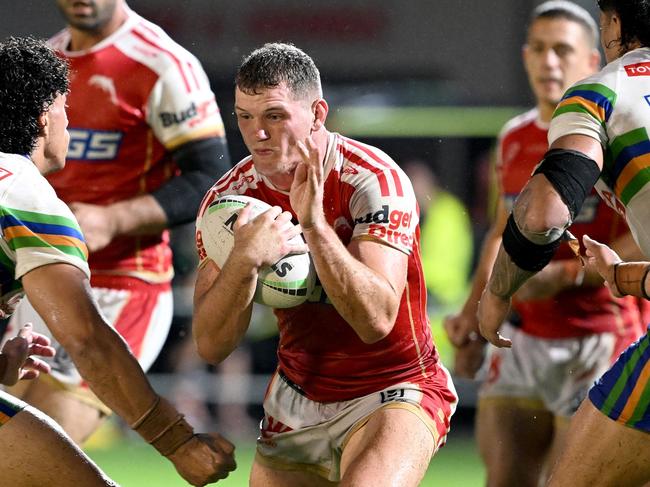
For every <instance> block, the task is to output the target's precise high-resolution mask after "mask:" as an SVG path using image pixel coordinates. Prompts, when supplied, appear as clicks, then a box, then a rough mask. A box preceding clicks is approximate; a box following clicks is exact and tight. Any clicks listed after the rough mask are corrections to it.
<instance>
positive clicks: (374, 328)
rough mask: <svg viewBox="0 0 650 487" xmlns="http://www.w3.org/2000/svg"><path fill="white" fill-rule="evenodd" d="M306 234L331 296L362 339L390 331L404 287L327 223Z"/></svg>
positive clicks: (322, 278)
mask: <svg viewBox="0 0 650 487" xmlns="http://www.w3.org/2000/svg"><path fill="white" fill-rule="evenodd" d="M303 234H304V236H305V240H306V241H307V244H308V245H309V249H310V252H311V256H312V258H313V260H314V265H315V267H316V271H317V273H318V277H319V279H320V282H321V284H322V286H323V288H324V289H325V292H326V293H327V296H328V298H329V299H330V301H331V302H332V304H333V305H334V307H335V308H336V310H337V311H338V312H339V314H340V315H341V316H342V317H343V318H344V319H345V320H346V321H347V322H348V324H349V325H350V326H351V327H352V328H353V329H354V331H355V332H356V333H357V335H359V337H360V338H361V340H363V341H364V342H366V343H373V342H376V341H378V340H380V339H382V338H383V337H385V336H386V335H387V334H388V333H390V331H391V330H392V327H393V325H394V323H395V319H396V316H397V310H398V307H399V302H400V299H401V296H402V292H403V289H393V287H392V286H391V284H390V283H389V281H388V280H387V279H386V278H385V277H384V276H382V275H380V274H379V273H378V272H375V271H373V270H372V269H370V268H369V267H368V266H367V265H365V264H364V263H362V262H360V261H359V260H358V259H357V258H355V257H354V256H353V255H352V254H351V253H350V251H349V250H348V249H347V248H346V247H345V246H344V245H343V243H342V242H341V240H340V239H339V238H338V236H337V235H336V233H335V232H334V229H332V227H331V226H329V225H328V224H327V223H323V224H321V225H318V226H314V227H311V228H309V229H306V230H304V232H303ZM373 245H381V244H373ZM388 251H390V249H389V250H388Z"/></svg>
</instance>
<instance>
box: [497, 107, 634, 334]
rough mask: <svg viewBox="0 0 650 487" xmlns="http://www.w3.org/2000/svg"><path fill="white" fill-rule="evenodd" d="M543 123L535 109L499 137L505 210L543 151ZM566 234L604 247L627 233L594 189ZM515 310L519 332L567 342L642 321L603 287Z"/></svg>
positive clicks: (564, 250) (564, 255)
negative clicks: (517, 315) (571, 338)
mask: <svg viewBox="0 0 650 487" xmlns="http://www.w3.org/2000/svg"><path fill="white" fill-rule="evenodd" d="M547 132H548V125H545V124H543V123H542V122H541V121H540V120H539V114H538V111H537V110H536V109H534V110H530V111H528V112H526V113H524V114H522V115H519V116H518V117H515V118H513V119H512V120H510V121H509V122H508V123H506V125H505V126H504V128H503V130H502V132H501V135H500V137H499V148H498V155H497V170H498V173H499V182H500V193H501V195H502V196H503V198H504V200H505V202H506V208H507V210H508V211H511V210H512V205H513V204H514V201H515V199H516V198H517V196H518V195H519V192H520V191H521V189H522V188H523V187H524V185H525V184H526V183H527V182H528V180H529V179H530V176H531V174H532V172H533V170H534V169H535V166H537V164H539V163H540V162H541V160H542V159H543V158H544V154H545V153H546V151H547V150H548V142H547ZM571 232H572V233H573V234H574V235H575V236H576V237H578V238H579V239H580V241H582V236H583V235H584V234H588V235H589V236H590V237H592V238H595V239H596V240H598V241H600V242H603V243H609V242H611V241H612V240H614V239H615V238H617V237H619V236H621V235H624V234H625V233H627V232H628V228H627V225H626V224H625V221H624V220H623V218H621V217H620V216H619V215H617V214H616V213H615V212H614V211H612V210H611V209H610V208H608V207H607V205H606V204H605V203H604V202H603V200H601V199H600V198H599V197H598V194H597V193H596V191H595V190H592V192H591V193H590V194H589V195H588V196H587V198H586V199H585V202H584V204H583V205H582V209H581V211H580V213H579V214H578V216H577V217H576V219H575V221H574V223H573V225H571ZM572 258H575V257H574V256H573V253H572V251H571V250H570V248H569V246H568V245H566V244H562V246H561V247H560V249H559V250H558V252H557V254H556V256H555V259H572ZM513 308H514V310H515V311H516V312H517V313H519V315H520V316H521V325H522V330H523V331H525V332H526V333H529V334H531V335H535V336H539V337H543V338H568V337H577V336H583V335H587V334H590V333H601V332H608V331H609V332H618V333H620V334H627V332H625V331H624V330H629V329H634V330H640V329H641V328H640V327H641V322H640V318H639V310H638V307H637V305H636V303H635V299H634V298H632V297H631V296H626V297H625V298H622V299H621V298H614V297H613V296H612V295H611V293H610V292H609V290H608V289H607V288H606V287H604V286H600V287H593V288H590V287H580V288H575V289H570V290H567V291H564V292H562V293H560V294H558V295H556V296H554V297H553V298H551V299H545V300H538V301H527V302H517V301H516V299H515V300H514V301H513Z"/></svg>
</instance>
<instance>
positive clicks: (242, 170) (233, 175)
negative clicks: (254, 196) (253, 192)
mask: <svg viewBox="0 0 650 487" xmlns="http://www.w3.org/2000/svg"><path fill="white" fill-rule="evenodd" d="M259 181H260V177H259V174H258V173H257V171H256V170H255V166H254V165H253V158H252V157H251V156H248V157H245V158H244V159H242V160H241V161H239V162H238V163H237V164H235V166H234V167H233V168H232V169H230V170H229V171H228V172H226V173H225V174H224V175H223V176H221V177H220V178H219V180H218V181H217V182H216V183H215V184H214V185H213V186H212V189H214V190H215V191H217V192H218V193H227V194H242V193H243V192H244V190H245V189H246V188H247V187H251V186H252V187H256V185H257V183H258V182H259Z"/></svg>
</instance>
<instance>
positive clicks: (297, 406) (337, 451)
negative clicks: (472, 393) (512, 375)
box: [256, 366, 458, 482]
mask: <svg viewBox="0 0 650 487" xmlns="http://www.w3.org/2000/svg"><path fill="white" fill-rule="evenodd" d="M439 367H440V368H439V374H436V376H435V377H432V378H431V377H430V378H428V379H422V380H420V381H418V382H402V383H399V384H395V385H393V386H390V387H387V388H386V389H383V390H381V391H377V392H374V393H372V394H368V395H366V396H362V397H359V398H356V399H352V400H348V401H341V402H329V403H319V402H315V401H312V400H310V399H308V398H307V397H306V396H305V395H304V394H303V393H302V392H301V391H300V388H299V387H298V386H296V385H295V384H293V383H291V382H290V381H289V380H288V379H286V377H284V375H283V374H281V373H276V374H275V375H274V376H273V378H272V379H271V383H270V384H269V388H268V390H267V393H266V398H265V399H264V419H263V420H262V422H261V424H260V427H261V434H260V437H259V438H258V440H257V455H256V461H258V462H260V463H262V464H263V465H266V466H268V467H270V468H274V469H277V470H302V471H307V472H311V473H314V474H316V475H319V476H321V477H323V478H326V479H328V480H330V481H335V482H336V481H339V480H340V475H341V472H340V462H341V455H342V453H343V450H344V448H345V445H346V444H347V442H348V440H349V439H350V438H351V436H352V434H353V433H355V432H356V431H357V430H359V428H361V427H363V426H364V425H365V424H366V423H367V422H368V420H369V418H370V416H371V415H372V414H373V413H375V412H376V411H378V410H379V409H382V408H401V409H406V410H409V411H411V412H413V414H415V415H416V416H417V417H418V418H420V419H421V420H422V422H423V423H424V424H425V425H426V427H427V428H428V429H429V431H430V432H431V434H432V436H433V438H434V442H435V450H434V451H437V449H438V448H440V447H441V446H442V445H443V444H444V443H445V440H446V438H447V433H448V432H449V422H450V418H451V416H452V415H453V414H454V411H455V410H456V404H457V402H458V397H457V395H456V390H455V389H454V385H453V383H452V381H451V376H450V374H449V372H448V371H447V370H446V369H445V368H444V367H442V366H439Z"/></svg>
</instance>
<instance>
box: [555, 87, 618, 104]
mask: <svg viewBox="0 0 650 487" xmlns="http://www.w3.org/2000/svg"><path fill="white" fill-rule="evenodd" d="M574 91H595V92H596V93H598V94H600V95H603V96H604V97H605V98H607V100H609V103H611V105H612V108H614V103H616V98H617V95H616V93H615V92H614V91H613V90H611V89H609V88H608V87H607V86H605V85H603V84H601V83H587V84H584V85H576V86H574V87H573V88H570V89H569V90H567V92H566V93H565V94H564V96H563V98H564V99H566V98H568V97H569V95H570V94H571V93H573V92H574Z"/></svg>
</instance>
